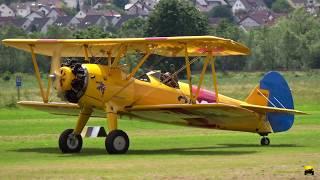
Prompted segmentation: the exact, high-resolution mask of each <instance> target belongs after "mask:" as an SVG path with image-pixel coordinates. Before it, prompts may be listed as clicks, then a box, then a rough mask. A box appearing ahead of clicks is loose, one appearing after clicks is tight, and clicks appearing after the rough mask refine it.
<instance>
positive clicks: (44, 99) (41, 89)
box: [30, 45, 48, 103]
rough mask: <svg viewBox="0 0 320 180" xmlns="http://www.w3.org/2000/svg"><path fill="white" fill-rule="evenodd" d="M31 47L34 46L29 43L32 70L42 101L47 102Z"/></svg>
mask: <svg viewBox="0 0 320 180" xmlns="http://www.w3.org/2000/svg"><path fill="white" fill-rule="evenodd" d="M33 48H34V45H30V52H31V57H32V63H33V67H34V72H35V74H36V77H37V80H38V84H39V87H40V94H41V97H42V100H43V102H44V103H47V102H48V96H47V95H46V94H45V92H44V88H43V83H42V81H41V77H40V71H39V66H38V63H37V59H36V54H35V53H34V49H33ZM47 94H48V93H47Z"/></svg>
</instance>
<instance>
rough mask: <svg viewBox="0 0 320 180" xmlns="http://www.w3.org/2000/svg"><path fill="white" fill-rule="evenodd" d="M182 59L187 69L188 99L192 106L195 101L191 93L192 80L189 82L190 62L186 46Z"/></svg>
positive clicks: (186, 46)
mask: <svg viewBox="0 0 320 180" xmlns="http://www.w3.org/2000/svg"><path fill="white" fill-rule="evenodd" d="M184 52H185V54H184V57H185V61H186V68H187V77H188V82H189V89H190V99H191V103H192V104H194V103H195V101H194V100H193V93H192V80H191V69H190V61H189V54H188V45H187V44H186V45H185V48H184Z"/></svg>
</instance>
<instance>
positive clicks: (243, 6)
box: [232, 0, 267, 14]
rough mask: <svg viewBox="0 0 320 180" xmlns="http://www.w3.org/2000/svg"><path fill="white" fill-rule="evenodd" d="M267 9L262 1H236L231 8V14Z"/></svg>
mask: <svg viewBox="0 0 320 180" xmlns="http://www.w3.org/2000/svg"><path fill="white" fill-rule="evenodd" d="M263 9H267V6H266V4H265V3H264V2H263V0H237V1H236V2H235V3H234V4H233V6H232V13H233V14H236V13H238V12H243V11H244V12H250V11H256V10H263Z"/></svg>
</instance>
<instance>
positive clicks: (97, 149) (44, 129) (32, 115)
mask: <svg viewBox="0 0 320 180" xmlns="http://www.w3.org/2000/svg"><path fill="white" fill-rule="evenodd" d="M237 77H238V76H236V75H235V76H234V77H231V78H229V79H227V78H224V79H225V80H223V82H221V89H222V90H221V93H223V92H227V95H231V96H232V95H233V96H232V97H239V96H240V98H243V97H245V96H246V95H245V94H248V93H249V89H252V88H253V87H254V84H256V83H257V81H258V79H259V78H256V77H254V76H253V75H252V78H251V75H248V77H247V78H246V80H247V81H248V82H247V83H243V84H242V85H241V84H235V83H230V82H233V81H234V82H237V80H235V78H237ZM287 78H288V79H289V84H290V85H292V89H293V92H294V93H295V96H296V99H297V101H296V104H297V109H299V110H303V111H306V112H308V113H310V114H311V115H308V116H297V118H296V120H295V124H294V126H293V127H292V129H291V130H289V131H288V132H285V133H278V134H271V135H269V137H270V139H271V145H270V146H269V147H261V146H260V137H259V136H258V135H257V134H252V133H241V132H231V131H221V130H207V129H198V128H190V127H179V126H171V125H164V124H156V123H151V122H140V121H134V120H130V119H122V120H121V121H120V125H119V126H120V128H121V129H123V130H125V131H126V132H127V133H128V135H129V136H130V148H129V151H128V153H127V154H125V155H109V154H107V153H106V151H105V148H104V139H103V138H92V139H90V138H85V139H84V144H83V149H82V152H81V153H79V154H72V155H70V154H61V153H60V151H59V149H58V137H59V134H60V133H61V132H62V131H63V130H64V129H67V128H73V127H74V125H75V119H76V117H66V116H53V115H50V114H47V113H44V112H38V111H34V110H28V109H20V108H19V109H17V108H1V109H0V179H258V178H259V179H319V178H320V141H319V137H320V111H319V110H320V98H319V97H318V96H319V91H320V88H318V87H319V84H318V83H317V82H318V81H319V79H320V78H319V73H318V74H317V75H316V77H314V78H312V77H310V76H309V77H307V76H306V77H305V76H299V77H297V79H299V78H301V80H296V79H295V76H292V77H291V76H290V75H288V77H287ZM310 79H311V80H310ZM220 81H221V80H220ZM228 82H229V83H230V84H229V83H228ZM231 84H233V86H230V85H231ZM1 86H2V85H1ZM235 86H236V87H235ZM311 86H315V87H316V88H315V89H311V88H310V87H311ZM232 89H241V92H238V91H232ZM223 90H224V91H223ZM228 93H229V94H228ZM105 124H106V121H105V119H99V118H91V119H90V120H89V124H88V125H99V126H100V125H101V126H104V125H105ZM304 165H312V166H314V168H315V176H313V177H311V176H304V169H303V166H304Z"/></svg>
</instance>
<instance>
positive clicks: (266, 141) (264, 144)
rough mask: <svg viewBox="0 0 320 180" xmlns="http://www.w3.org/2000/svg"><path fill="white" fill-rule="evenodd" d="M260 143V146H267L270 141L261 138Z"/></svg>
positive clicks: (266, 138)
mask: <svg viewBox="0 0 320 180" xmlns="http://www.w3.org/2000/svg"><path fill="white" fill-rule="evenodd" d="M260 143H261V145H262V146H267V145H269V144H270V139H269V138H268V137H262V138H261V141H260Z"/></svg>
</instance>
